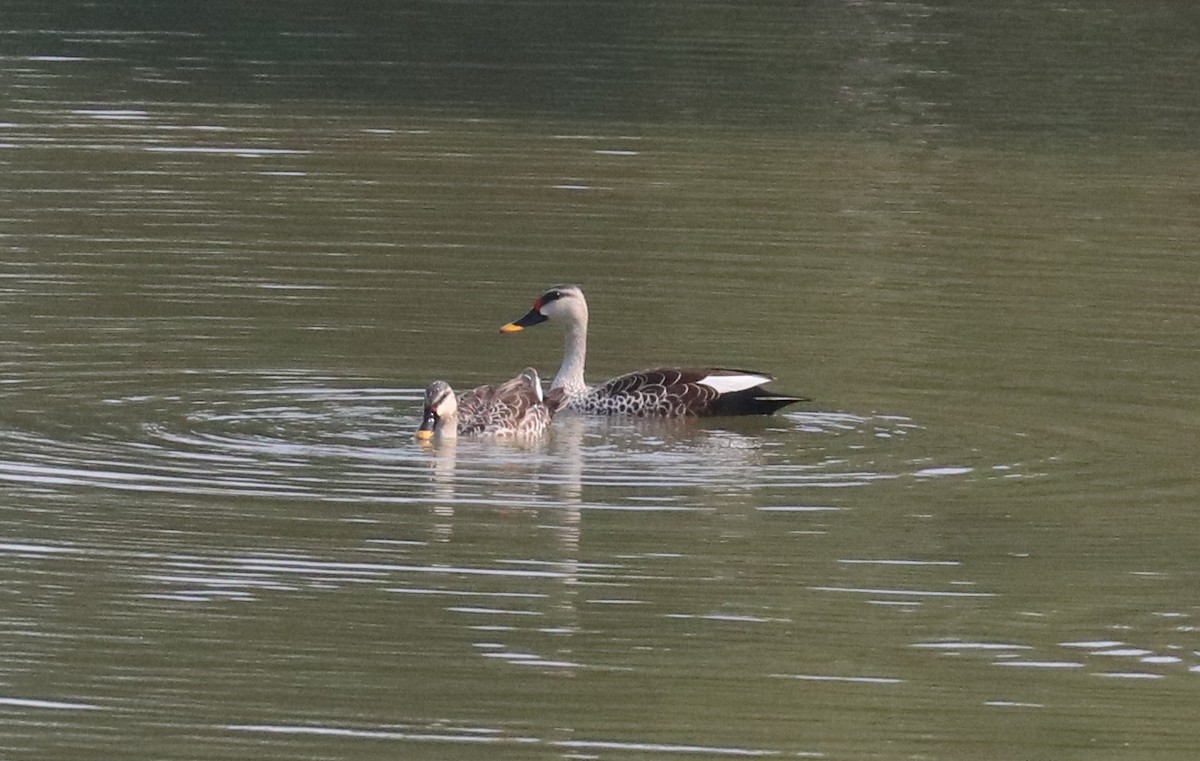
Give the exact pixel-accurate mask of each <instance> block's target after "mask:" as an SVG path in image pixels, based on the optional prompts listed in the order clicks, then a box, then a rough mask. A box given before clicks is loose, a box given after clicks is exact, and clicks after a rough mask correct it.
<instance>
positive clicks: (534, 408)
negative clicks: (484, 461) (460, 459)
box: [458, 369, 551, 436]
mask: <svg viewBox="0 0 1200 761" xmlns="http://www.w3.org/2000/svg"><path fill="white" fill-rule="evenodd" d="M468 394H469V395H471V396H472V398H471V399H469V400H468V401H469V404H470V407H469V408H464V406H463V403H462V402H461V401H460V402H459V422H458V432H459V433H460V434H462V435H470V434H485V435H488V434H490V435H501V436H503V435H522V436H524V435H536V434H539V433H541V432H542V431H544V430H545V429H546V427H547V426H549V424H550V419H551V410H550V409H549V408H548V407H547V406H546V405H545V403H544V401H543V397H542V386H541V381H540V379H539V378H538V375H537V372H536V371H534V370H532V369H526V370H524V371H522V372H521V374H520V375H517V376H516V377H515V378H511V379H510V380H507V381H505V382H504V383H501V384H500V385H498V386H480V387H478V388H475V389H472V390H471V391H469V392H468ZM468 410H469V411H468Z"/></svg>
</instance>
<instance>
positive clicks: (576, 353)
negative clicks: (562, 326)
mask: <svg viewBox="0 0 1200 761" xmlns="http://www.w3.org/2000/svg"><path fill="white" fill-rule="evenodd" d="M586 357H587V313H586V312H585V313H584V314H583V315H582V317H576V319H573V320H570V321H568V322H567V325H566V342H565V345H564V346H563V361H562V366H561V367H559V368H558V375H555V376H554V382H553V383H551V384H550V388H552V389H555V388H561V389H563V390H564V391H566V392H567V394H575V393H579V392H580V391H583V390H585V389H586V388H587V383H585V382H584V380H583V362H584V359H586Z"/></svg>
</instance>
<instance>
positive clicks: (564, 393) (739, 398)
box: [500, 285, 810, 417]
mask: <svg viewBox="0 0 1200 761" xmlns="http://www.w3.org/2000/svg"><path fill="white" fill-rule="evenodd" d="M546 321H556V322H561V323H562V325H563V327H564V330H565V333H566V344H565V347H564V351H563V361H562V366H560V367H559V369H558V374H557V375H555V376H554V380H553V381H552V382H551V383H550V390H549V391H548V392H546V403H547V404H548V405H549V406H550V408H551V409H553V410H556V411H557V410H561V409H566V410H572V411H575V412H581V413H585V414H597V415H613V414H624V415H636V416H642V417H686V416H715V415H770V414H772V413H774V412H775V411H777V410H779V409H781V408H783V407H786V406H787V405H789V404H796V403H798V402H806V401H810V400H808V399H806V398H804V397H799V396H790V395H785V394H776V393H772V392H770V391H767V390H766V389H764V388H763V386H764V385H765V384H767V383H770V382H771V381H773V380H775V378H774V377H773V376H771V375H768V374H767V373H762V372H757V371H753V370H735V369H732V368H725V367H654V368H650V369H647V370H638V371H636V372H632V373H626V374H625V375H619V376H617V377H615V378H612V379H610V380H607V381H605V382H603V383H601V384H599V385H597V386H589V385H588V384H587V382H586V381H584V377H583V368H584V361H585V360H586V358H587V326H588V306H587V299H586V298H584V295H583V290H582V289H581V288H580V287H579V286H577V285H555V286H551V287H550V288H547V289H546V290H545V291H544V292H542V294H541V295H540V296H538V297H537V299H535V300H534V302H533V308H532V309H530V310H529V312H527V313H526V314H525V316H524V317H521V318H520V319H518V320H514V321H513V322H510V323H507V324H506V325H504V326H503V327H501V328H500V332H501V333H517V332H520V331H522V330H524V329H525V328H528V327H531V326H533V325H538V324H540V323H543V322H546Z"/></svg>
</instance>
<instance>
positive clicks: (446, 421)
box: [434, 410, 458, 441]
mask: <svg viewBox="0 0 1200 761" xmlns="http://www.w3.org/2000/svg"><path fill="white" fill-rule="evenodd" d="M434 433H436V434H437V437H438V438H439V439H441V440H443V441H445V440H447V439H457V438H458V411H457V410H455V411H454V412H452V413H450V414H449V415H446V416H445V417H443V418H442V419H441V420H439V421H438V426H437V430H436V431H434Z"/></svg>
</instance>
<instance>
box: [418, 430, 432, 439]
mask: <svg viewBox="0 0 1200 761" xmlns="http://www.w3.org/2000/svg"><path fill="white" fill-rule="evenodd" d="M432 438H433V430H432V429H425V428H420V429H418V430H417V441H429V440H430V439H432Z"/></svg>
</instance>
